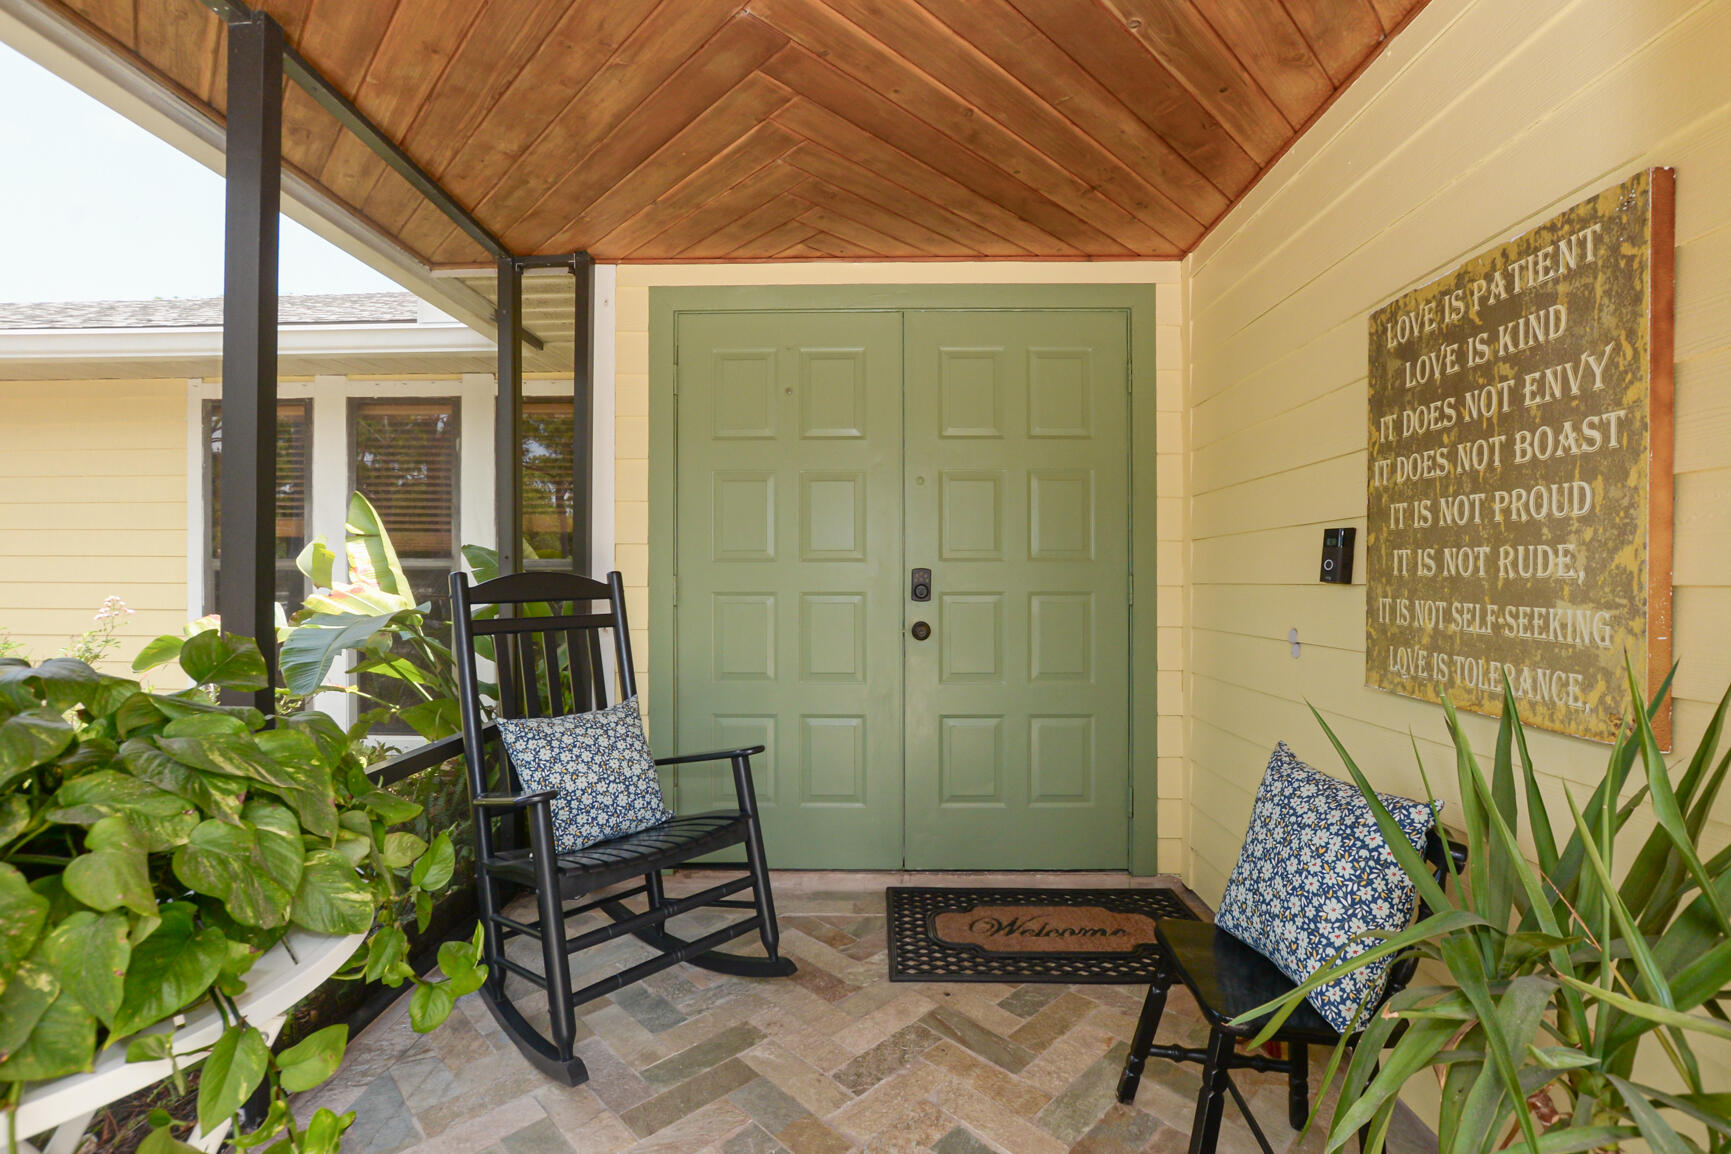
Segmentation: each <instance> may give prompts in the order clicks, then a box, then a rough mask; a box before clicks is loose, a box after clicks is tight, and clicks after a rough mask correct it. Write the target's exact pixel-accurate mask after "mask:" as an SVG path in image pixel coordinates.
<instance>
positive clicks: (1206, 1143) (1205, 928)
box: [1118, 829, 1465, 1154]
mask: <svg viewBox="0 0 1731 1154" xmlns="http://www.w3.org/2000/svg"><path fill="white" fill-rule="evenodd" d="M1445 853H1448V854H1451V855H1453V857H1454V858H1455V862H1456V869H1457V870H1458V869H1461V868H1463V867H1464V865H1465V849H1464V847H1462V846H1459V845H1457V844H1454V843H1452V842H1450V841H1448V840H1447V839H1446V838H1445V837H1444V836H1443V835H1441V834H1439V833H1438V831H1437V830H1435V829H1432V830H1431V831H1430V832H1429V833H1428V834H1427V835H1426V837H1425V847H1424V858H1425V861H1426V862H1427V863H1428V864H1429V865H1430V866H1431V867H1432V868H1433V869H1434V871H1435V874H1434V876H1435V877H1436V881H1437V884H1438V885H1443V884H1444V883H1445V882H1446V880H1447V877H1448V868H1447V865H1446V864H1445V863H1444V860H1443V855H1444V854H1445ZM1429 916H1430V911H1429V909H1428V908H1427V907H1426V906H1425V905H1424V903H1423V901H1422V900H1421V901H1420V902H1419V905H1418V914H1417V917H1416V919H1415V920H1416V921H1423V920H1424V919H1425V918H1427V917H1429ZM1154 932H1155V936H1156V937H1157V938H1158V939H1159V942H1160V949H1161V955H1160V961H1159V963H1158V965H1157V967H1156V970H1155V975H1154V980H1153V983H1152V985H1150V987H1149V989H1148V996H1147V999H1146V1000H1145V1001H1144V1002H1143V1003H1142V1014H1141V1016H1140V1017H1139V1018H1138V1019H1137V1021H1136V1032H1135V1034H1134V1035H1133V1036H1132V1038H1131V1041H1130V1053H1129V1056H1128V1057H1127V1058H1126V1059H1125V1062H1124V1071H1123V1073H1122V1074H1121V1075H1120V1077H1119V1079H1118V1101H1120V1102H1125V1103H1129V1102H1134V1101H1135V1100H1136V1089H1137V1087H1138V1086H1139V1085H1140V1084H1141V1081H1142V1068H1143V1066H1144V1065H1145V1064H1146V1063H1147V1061H1148V1059H1149V1058H1165V1059H1166V1060H1167V1061H1170V1062H1200V1063H1201V1064H1202V1085H1201V1088H1200V1090H1199V1091H1198V1093H1197V1096H1196V1114H1195V1117H1194V1118H1192V1119H1191V1122H1190V1148H1189V1154H1213V1152H1214V1148H1215V1145H1216V1143H1218V1141H1219V1139H1220V1122H1221V1116H1222V1112H1223V1109H1224V1107H1225V1099H1226V1096H1227V1095H1228V1094H1230V1095H1231V1096H1232V1099H1233V1100H1234V1101H1235V1102H1237V1103H1238V1109H1239V1112H1240V1113H1242V1114H1243V1115H1244V1120H1245V1121H1246V1122H1247V1123H1249V1125H1250V1132H1251V1134H1252V1135H1254V1136H1255V1138H1256V1144H1257V1145H1258V1146H1260V1147H1261V1148H1262V1150H1263V1154H1274V1150H1273V1147H1272V1146H1271V1145H1270V1144H1269V1141H1268V1137H1267V1136H1266V1135H1265V1134H1264V1133H1263V1132H1262V1127H1261V1126H1260V1125H1258V1124H1257V1121H1256V1115H1255V1114H1253V1113H1251V1111H1250V1104H1249V1103H1248V1102H1246V1101H1245V1100H1244V1095H1243V1093H1242V1092H1241V1091H1240V1090H1239V1089H1238V1086H1237V1084H1236V1083H1234V1082H1233V1081H1232V1071H1233V1070H1241V1069H1248V1070H1256V1071H1258V1072H1260V1073H1275V1074H1285V1075H1286V1076H1287V1121H1288V1123H1289V1124H1290V1125H1291V1127H1292V1128H1293V1129H1294V1130H1302V1129H1303V1128H1304V1124H1305V1122H1306V1121H1307V1120H1308V1119H1309V1117H1310V1047H1311V1046H1313V1045H1315V1046H1329V1047H1332V1046H1335V1045H1337V1044H1338V1043H1339V1042H1340V1033H1339V1032H1338V1031H1336V1030H1335V1029H1334V1027H1332V1026H1331V1025H1329V1024H1328V1022H1326V1021H1324V1020H1323V1017H1322V1015H1321V1014H1319V1013H1317V1011H1316V1008H1315V1007H1314V1006H1312V1005H1311V1004H1310V1003H1309V1002H1308V1001H1307V1002H1303V1003H1301V1004H1300V1005H1299V1006H1298V1008H1297V1009H1296V1010H1294V1011H1293V1013H1292V1015H1291V1016H1290V1017H1288V1018H1287V1019H1286V1021H1285V1022H1284V1023H1283V1024H1282V1025H1281V1027H1280V1029H1279V1030H1278V1031H1277V1032H1276V1033H1275V1034H1274V1037H1273V1038H1272V1039H1271V1040H1272V1041H1275V1042H1279V1043H1281V1044H1282V1045H1284V1046H1285V1049H1286V1056H1285V1057H1284V1058H1272V1057H1268V1056H1267V1055H1264V1054H1241V1053H1239V1052H1238V1050H1237V1047H1236V1042H1237V1041H1238V1040H1240V1039H1243V1038H1253V1037H1255V1036H1256V1035H1257V1033H1259V1032H1260V1031H1261V1029H1262V1027H1263V1026H1264V1025H1265V1024H1266V1022H1267V1019H1266V1018H1261V1019H1257V1020H1255V1021H1252V1022H1247V1023H1245V1024H1243V1025H1234V1024H1233V1019H1234V1018H1236V1017H1238V1016H1239V1015H1240V1014H1242V1013H1244V1012H1245V1011H1247V1010H1253V1009H1255V1008H1256V1007H1257V1006H1261V1005H1265V1004H1266V1003H1268V1002H1271V1001H1273V1000H1274V999H1276V998H1278V997H1281V996H1282V995H1284V994H1289V993H1291V992H1292V990H1293V988H1294V986H1295V985H1296V983H1294V982H1293V981H1292V980H1291V979H1290V978H1288V977H1287V976H1286V975H1285V974H1283V973H1281V972H1280V970H1279V969H1278V968H1277V967H1276V966H1275V965H1274V963H1273V962H1271V961H1269V960H1268V959H1267V958H1266V957H1264V956H1263V955H1262V954H1260V953H1258V952H1257V951H1256V950H1254V949H1252V948H1251V947H1250V946H1248V945H1245V944H1244V943H1243V942H1241V941H1239V940H1238V939H1237V938H1235V937H1233V936H1232V935H1231V934H1229V933H1227V932H1226V931H1224V930H1221V929H1217V928H1216V927H1215V926H1214V925H1213V924H1212V923H1210V922H1193V921H1182V920H1176V919H1166V920H1162V921H1161V922H1159V923H1158V924H1157V925H1156V926H1155V930H1154ZM1417 968H1418V959H1417V957H1416V956H1408V957H1405V958H1403V959H1401V960H1400V961H1399V962H1397V963H1395V964H1394V965H1392V966H1390V967H1389V970H1388V975H1387V979H1386V981H1385V983H1384V985H1383V989H1382V993H1381V995H1380V996H1379V997H1378V999H1377V1003H1376V1007H1377V1008H1380V1007H1381V1006H1382V1004H1383V1003H1384V1002H1386V1001H1388V999H1389V998H1391V997H1393V996H1394V995H1395V994H1396V993H1398V992H1399V991H1400V990H1402V989H1404V988H1406V985H1407V983H1408V982H1410V981H1411V980H1412V976H1413V973H1414V971H1415V970H1417ZM1174 982H1183V983H1184V985H1185V986H1187V987H1188V988H1189V990H1190V993H1191V994H1192V995H1193V996H1194V997H1195V999H1196V1006H1197V1008H1198V1009H1199V1010H1201V1012H1202V1017H1203V1020H1204V1021H1206V1022H1207V1023H1208V1045H1207V1047H1206V1048H1199V1047H1191V1046H1179V1045H1161V1044H1158V1043H1156V1042H1155V1041H1154V1034H1155V1032H1156V1031H1157V1030H1159V1028H1160V1018H1161V1016H1162V1014H1163V1013H1164V1012H1165V1009H1166V992H1167V991H1168V990H1169V989H1170V988H1171V987H1172V984H1173V983H1174ZM1363 1020H1364V1021H1366V1022H1368V1021H1369V1020H1370V1014H1366V1015H1365V1017H1364V1019H1363ZM1396 1036H1397V1037H1398V1034H1397V1035H1396ZM1355 1037H1356V1036H1355ZM1364 1140H1365V1136H1364V1135H1363V1134H1362V1133H1361V1134H1360V1135H1359V1144H1360V1145H1361V1146H1362V1145H1363V1144H1364Z"/></svg>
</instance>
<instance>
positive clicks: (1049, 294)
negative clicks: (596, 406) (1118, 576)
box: [648, 284, 1160, 876]
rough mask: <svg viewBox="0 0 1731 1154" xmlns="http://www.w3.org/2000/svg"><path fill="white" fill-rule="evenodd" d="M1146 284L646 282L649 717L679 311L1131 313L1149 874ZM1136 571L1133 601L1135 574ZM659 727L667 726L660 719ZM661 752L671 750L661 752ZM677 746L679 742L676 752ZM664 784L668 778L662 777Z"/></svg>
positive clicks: (1140, 808) (1134, 723) (1135, 849)
mask: <svg viewBox="0 0 1731 1154" xmlns="http://www.w3.org/2000/svg"><path fill="white" fill-rule="evenodd" d="M1154 295H1155V294H1154V285H1153V284H1121V285H1066V284H1026V285H763V286H757V285H752V286H745V285H739V286H712V287H688V286H680V287H652V288H650V290H649V677H648V680H649V718H650V723H651V726H652V729H653V726H654V718H655V717H657V716H659V717H672V716H674V714H675V711H676V710H677V708H678V702H677V700H676V698H675V694H674V677H673V675H672V674H673V668H674V637H673V629H674V612H673V608H674V606H673V595H674V588H673V575H674V564H675V535H674V515H673V514H674V509H675V507H676V506H675V503H674V501H675V494H676V490H677V485H678V477H677V476H676V469H677V462H678V442H677V436H676V433H677V430H676V428H675V425H674V391H673V383H674V350H675V344H676V341H677V337H678V317H679V314H680V313H685V312H759V311H762V312H783V311H789V310H812V311H826V312H849V311H858V312H885V311H901V310H904V309H958V310H959V309H969V310H981V309H985V310H990V309H999V310H1013V309H1040V310H1043V311H1046V310H1051V311H1059V310H1064V309H1076V310H1100V309H1117V310H1122V311H1124V312H1125V313H1126V314H1127V315H1128V316H1129V320H1130V333H1129V350H1130V389H1129V392H1130V446H1129V457H1130V459H1129V469H1130V511H1129V531H1130V578H1131V583H1132V584H1131V588H1132V601H1131V605H1130V639H1129V643H1130V671H1129V672H1130V676H1129V681H1130V683H1129V685H1128V687H1127V692H1128V694H1129V716H1130V774H1129V782H1130V796H1129V797H1127V798H1126V799H1125V803H1126V807H1127V811H1128V820H1127V822H1126V828H1125V839H1126V850H1127V853H1126V859H1127V861H1128V862H1129V867H1130V872H1131V873H1132V874H1136V875H1143V876H1146V875H1150V874H1153V873H1155V872H1157V861H1158V859H1157V853H1158V846H1159V815H1158V812H1157V810H1158V806H1159V793H1160V791H1159V780H1158V766H1159V750H1158V734H1159V724H1158V719H1159V708H1158V703H1157V701H1156V699H1155V698H1156V686H1157V683H1158V678H1157V673H1158V663H1157V661H1156V657H1155V643H1156V639H1157V637H1158V634H1157V632H1156V620H1155V602H1156V600H1157V598H1156V595H1155V590H1156V580H1157V578H1156V562H1157V555H1158V550H1157V544H1156V542H1157V533H1156V530H1155V513H1156V509H1157V503H1156V492H1155V479H1156V478H1155V474H1156V468H1155V446H1156V443H1157V442H1156V428H1155V424H1156V419H1157V415H1156V405H1155V395H1154V381H1155V358H1154V323H1155V315H1154ZM1137 574H1141V575H1142V576H1143V589H1142V593H1141V598H1142V599H1141V600H1140V601H1137V600H1135V599H1134V580H1135V576H1136V575H1137ZM663 728H664V729H665V730H667V731H671V730H672V726H670V725H669V726H666V727H663ZM659 752H660V753H661V754H663V755H666V754H670V753H672V752H673V751H672V750H668V749H663V750H661V751H659ZM682 752H684V751H682ZM664 784H671V783H670V782H664Z"/></svg>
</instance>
